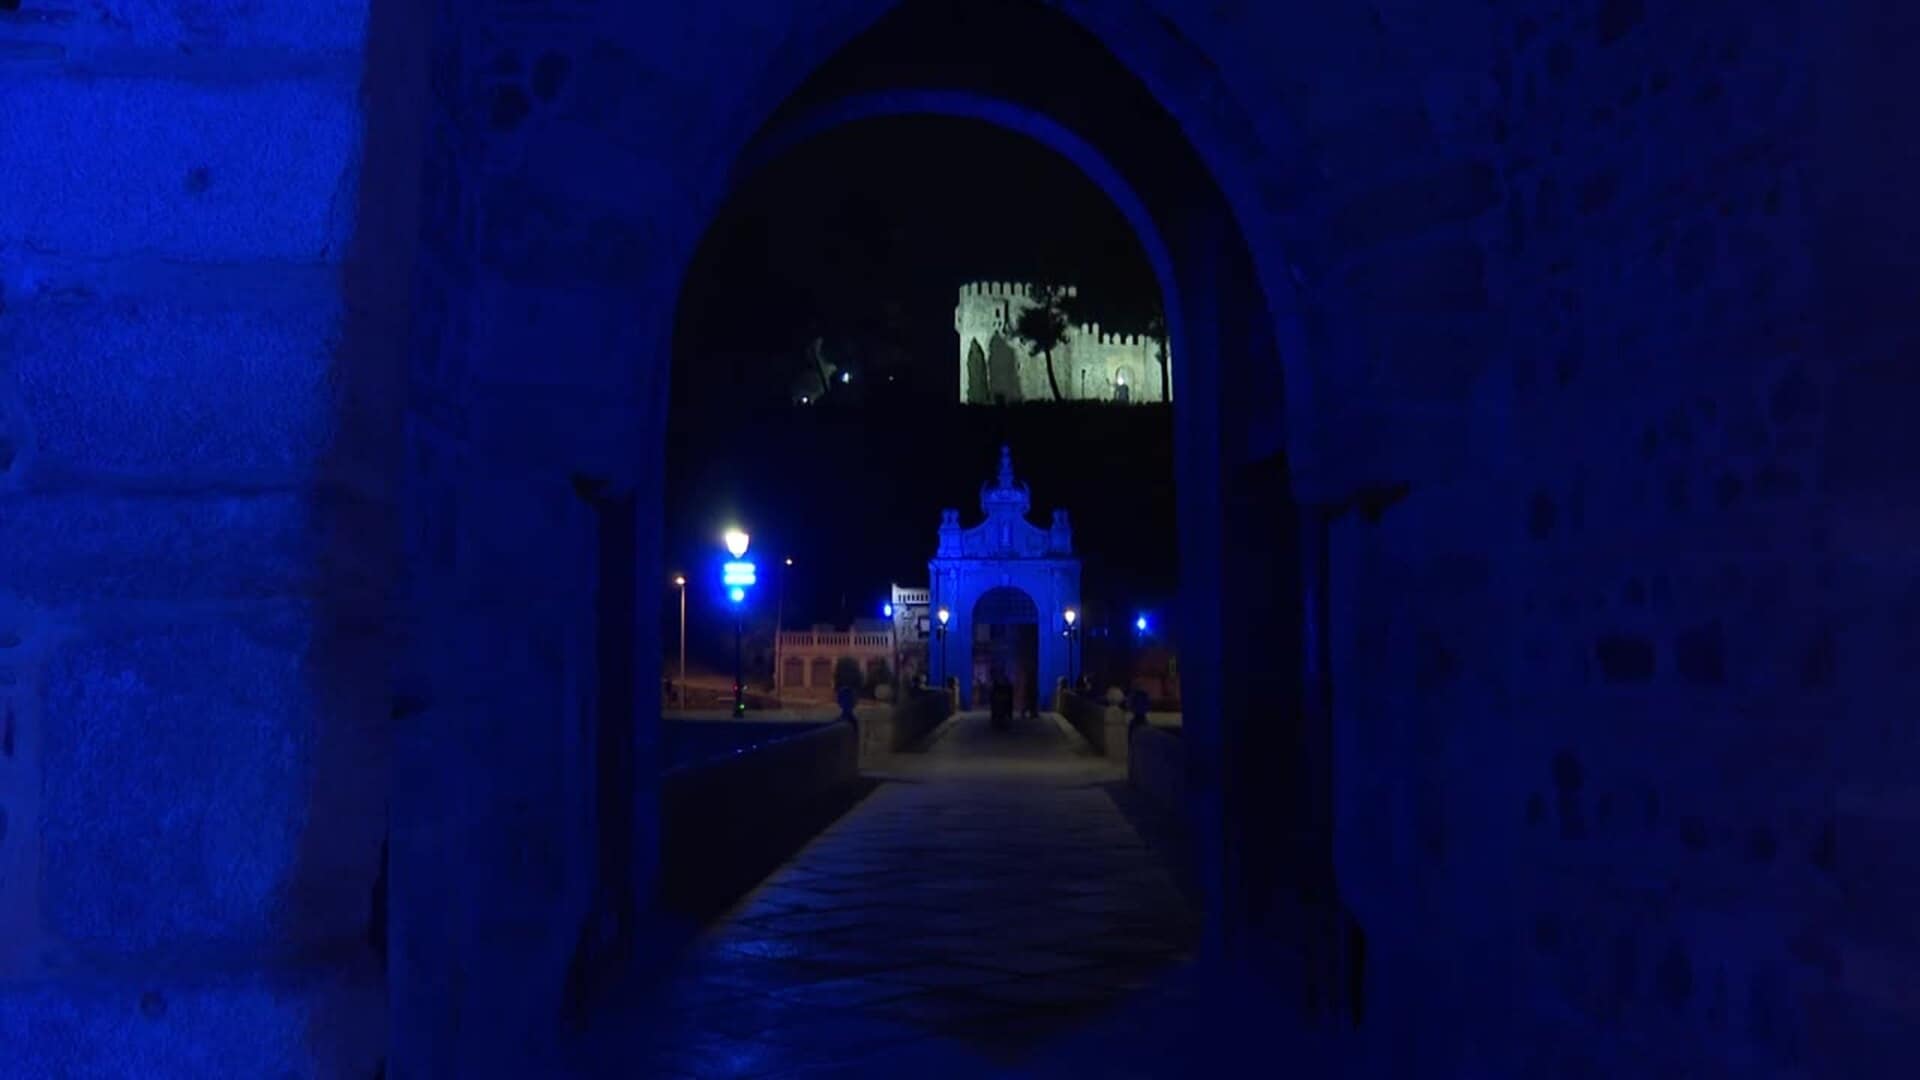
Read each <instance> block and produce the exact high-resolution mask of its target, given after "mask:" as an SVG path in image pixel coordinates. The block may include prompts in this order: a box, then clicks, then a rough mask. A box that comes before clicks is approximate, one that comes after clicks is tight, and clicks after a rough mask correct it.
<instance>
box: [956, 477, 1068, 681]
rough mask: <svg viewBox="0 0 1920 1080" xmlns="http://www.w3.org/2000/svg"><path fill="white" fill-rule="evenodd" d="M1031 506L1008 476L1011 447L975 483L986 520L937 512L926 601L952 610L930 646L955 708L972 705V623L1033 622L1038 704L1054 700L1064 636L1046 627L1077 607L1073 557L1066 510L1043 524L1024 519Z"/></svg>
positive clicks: (1025, 492)
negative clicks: (994, 470) (970, 521)
mask: <svg viewBox="0 0 1920 1080" xmlns="http://www.w3.org/2000/svg"><path fill="white" fill-rule="evenodd" d="M1032 504H1033V497H1032V493H1031V492H1030V491H1029V490H1028V489H1027V485H1025V484H1023V483H1020V482H1019V481H1018V480H1016V479H1015V478H1014V475H1013V450H1012V448H1011V447H1004V446H1003V447H1001V448H1000V472H999V475H998V476H996V477H995V478H994V479H993V480H992V481H989V482H988V483H986V484H983V485H981V487H980V510H981V512H982V513H983V514H985V515H986V520H984V521H982V522H981V523H980V524H978V525H975V526H973V527H972V528H962V527H961V525H960V511H958V510H943V511H941V515H940V517H941V520H940V545H939V547H938V549H937V550H936V553H935V555H934V557H933V559H931V560H930V561H929V562H928V563H927V580H928V581H929V583H930V584H931V585H932V590H933V606H934V607H935V608H936V609H938V608H946V609H947V611H948V612H949V613H951V615H952V619H951V622H950V623H949V624H948V627H947V633H946V635H945V636H944V637H943V638H941V639H939V640H938V641H937V642H936V643H935V648H936V649H937V650H938V652H939V664H938V670H939V671H940V672H941V673H942V676H943V677H948V676H951V677H955V678H957V679H958V680H959V682H960V706H961V708H973V707H974V705H975V704H976V703H975V701H974V698H975V697H976V696H977V695H976V694H975V686H974V675H973V654H974V649H973V646H974V637H975V634H976V630H975V628H976V627H979V626H987V625H1012V626H1021V625H1032V626H1033V627H1034V631H1033V633H1034V638H1035V642H1034V649H1033V651H1034V658H1033V670H1032V672H1031V676H1032V678H1033V681H1034V683H1035V685H1036V686H1037V687H1038V689H1039V695H1038V700H1039V702H1040V704H1042V705H1043V706H1049V707H1050V706H1052V705H1054V704H1055V703H1054V702H1053V700H1052V698H1053V687H1054V685H1055V683H1056V681H1057V680H1058V679H1059V678H1060V677H1061V676H1062V675H1065V674H1066V672H1067V640H1066V638H1065V637H1064V636H1063V635H1062V634H1059V633H1056V632H1054V631H1055V630H1056V629H1058V628H1059V627H1060V626H1061V625H1062V623H1063V617H1064V613H1065V611H1066V609H1068V608H1071V607H1078V606H1079V604H1080V559H1079V557H1078V556H1076V555H1075V554H1074V553H1073V526H1072V525H1071V524H1070V523H1069V521H1068V519H1067V512H1066V511H1065V510H1055V511H1054V512H1053V521H1052V524H1051V525H1049V526H1048V527H1047V528H1044V529H1043V528H1041V527H1039V526H1038V525H1034V524H1033V523H1031V522H1029V521H1028V520H1027V511H1028V509H1029V508H1030V507H1031V506H1032Z"/></svg>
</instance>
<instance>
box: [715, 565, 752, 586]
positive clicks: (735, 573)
mask: <svg viewBox="0 0 1920 1080" xmlns="http://www.w3.org/2000/svg"><path fill="white" fill-rule="evenodd" d="M720 584H722V585H757V584H759V579H758V576H757V575H756V574H755V570H754V565H753V564H752V563H750V562H744V561H740V562H730V563H728V564H726V565H725V566H723V567H721V568H720Z"/></svg>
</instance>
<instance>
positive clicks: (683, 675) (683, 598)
mask: <svg viewBox="0 0 1920 1080" xmlns="http://www.w3.org/2000/svg"><path fill="white" fill-rule="evenodd" d="M673 583H674V585H675V586H676V587H678V588H679V590H680V707H681V708H683V709H684V708H686V707H687V576H686V575H685V574H675V575H674V576H673Z"/></svg>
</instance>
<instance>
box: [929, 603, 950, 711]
mask: <svg viewBox="0 0 1920 1080" xmlns="http://www.w3.org/2000/svg"><path fill="white" fill-rule="evenodd" d="M951 618H953V612H951V611H948V610H947V609H946V608H945V607H942V608H941V609H940V610H939V611H938V612H936V613H935V614H934V619H935V621H936V623H937V625H935V626H934V628H933V634H934V637H936V638H938V639H939V640H940V673H939V679H940V689H942V690H945V689H946V688H947V620H948V619H951Z"/></svg>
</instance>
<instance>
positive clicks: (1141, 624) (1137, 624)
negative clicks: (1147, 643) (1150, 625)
mask: <svg viewBox="0 0 1920 1080" xmlns="http://www.w3.org/2000/svg"><path fill="white" fill-rule="evenodd" d="M1133 628H1134V629H1135V630H1138V631H1140V632H1141V633H1143V634H1144V633H1146V632H1147V617H1146V616H1145V615H1142V616H1140V617H1139V618H1137V619H1135V620H1133Z"/></svg>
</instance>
